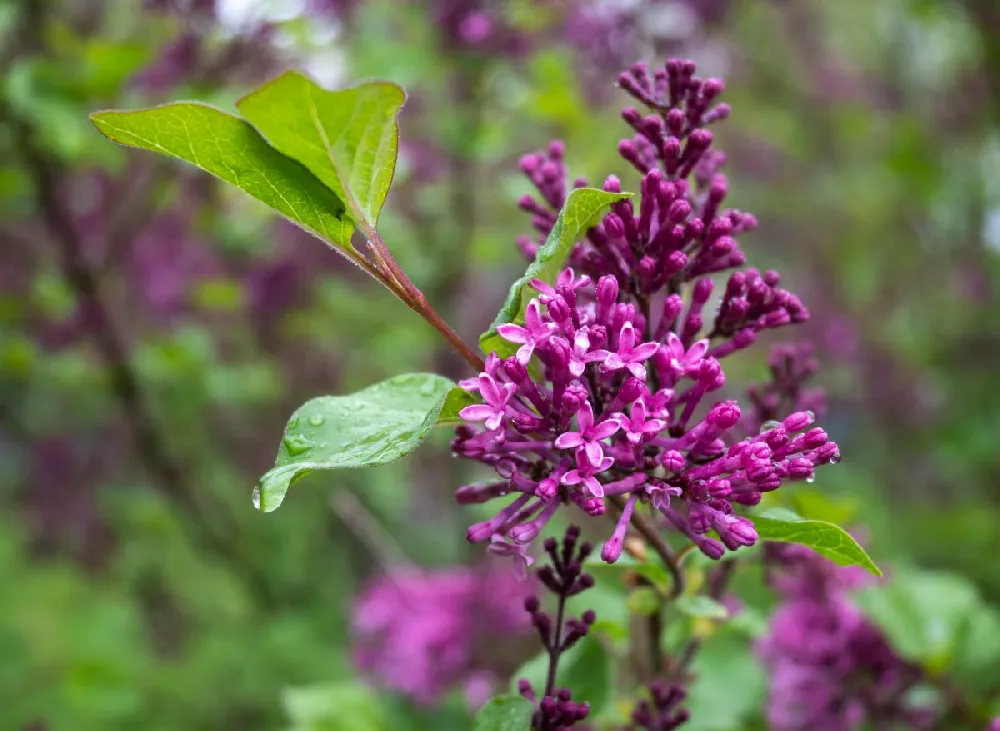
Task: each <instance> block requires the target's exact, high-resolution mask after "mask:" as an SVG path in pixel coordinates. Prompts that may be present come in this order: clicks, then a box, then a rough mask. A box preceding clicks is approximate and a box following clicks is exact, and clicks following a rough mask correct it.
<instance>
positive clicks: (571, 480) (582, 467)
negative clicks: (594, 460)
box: [562, 449, 615, 497]
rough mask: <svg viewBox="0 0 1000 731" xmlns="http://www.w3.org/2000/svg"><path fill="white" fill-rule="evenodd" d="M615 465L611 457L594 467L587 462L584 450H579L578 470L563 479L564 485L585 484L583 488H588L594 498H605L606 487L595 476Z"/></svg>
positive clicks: (604, 458)
mask: <svg viewBox="0 0 1000 731" xmlns="http://www.w3.org/2000/svg"><path fill="white" fill-rule="evenodd" d="M614 463H615V460H614V459H613V458H611V457H603V458H602V459H601V461H600V464H597V465H592V464H591V463H590V462H588V461H587V456H586V455H585V454H583V450H582V449H581V450H579V451H577V453H576V469H575V470H570V471H569V472H567V473H566V474H565V475H563V477H562V483H563V484H564V485H579V484H581V483H583V486H584V487H585V488H587V492H589V493H590V494H591V495H593V496H594V497H604V487H603V485H601V483H600V482H598V481H597V478H596V477H594V475H597V474H599V473H601V472H604V470H606V469H609V468H610V467H611V465H613V464H614Z"/></svg>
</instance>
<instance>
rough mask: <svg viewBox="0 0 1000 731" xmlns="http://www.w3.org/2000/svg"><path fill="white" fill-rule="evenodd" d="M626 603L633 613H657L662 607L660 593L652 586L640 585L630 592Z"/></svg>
mask: <svg viewBox="0 0 1000 731" xmlns="http://www.w3.org/2000/svg"><path fill="white" fill-rule="evenodd" d="M626 604H627V605H628V610H629V611H630V612H631V613H632V614H642V615H645V616H648V615H651V614H656V613H657V612H658V611H659V609H660V595H659V593H658V592H657V591H656V589H654V588H653V587H651V586H640V587H638V588H636V589H633V590H632V591H630V592H629V595H628V599H627V600H626Z"/></svg>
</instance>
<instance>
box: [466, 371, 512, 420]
mask: <svg viewBox="0 0 1000 731" xmlns="http://www.w3.org/2000/svg"><path fill="white" fill-rule="evenodd" d="M516 390H517V386H516V385H515V384H513V383H497V382H496V379H494V378H493V376H491V375H489V374H487V373H480V374H479V395H480V396H482V397H483V401H485V402H486V403H484V404H473V405H472V406H466V407H465V408H464V409H462V410H461V411H459V412H458V415H459V416H461V417H462V418H463V419H465V420H466V421H485V422H486V428H487V429H490V430H493V429H496V428H497V427H499V426H500V422H501V421H503V415H504V412H506V411H507V402H508V401H510V397H511V396H513V395H514V391H516Z"/></svg>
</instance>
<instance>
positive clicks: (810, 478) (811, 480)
mask: <svg viewBox="0 0 1000 731" xmlns="http://www.w3.org/2000/svg"><path fill="white" fill-rule="evenodd" d="M806 482H808V483H809V484H812V483H814V482H816V475H809V477H807V478H806Z"/></svg>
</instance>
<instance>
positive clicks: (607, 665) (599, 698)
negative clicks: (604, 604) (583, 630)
mask: <svg viewBox="0 0 1000 731" xmlns="http://www.w3.org/2000/svg"><path fill="white" fill-rule="evenodd" d="M611 663H612V658H611V655H609V654H608V652H607V650H605V648H604V645H602V644H601V643H600V641H598V639H597V638H596V637H594V636H593V635H592V634H588V635H587V636H586V637H584V638H583V639H582V640H580V641H579V642H577V643H576V644H575V645H573V647H571V648H570V649H569V650H567V651H566V652H564V653H563V654H562V656H561V657H560V658H559V669H558V670H557V671H556V687H558V688H569V689H570V691H572V693H573V700H574V701H577V702H586V703H589V704H590V717H591V718H597V717H598V716H599V715H600V714H601V712H602V711H603V710H604V709H605V708H606V707H607V706H608V704H609V703H610V702H611V696H612V692H613V687H614V685H613V682H612V677H611ZM548 670H549V655H548V653H547V652H542V653H540V654H538V655H536V656H535V657H533V658H532V659H531V660H528V662H526V663H525V664H524V665H522V666H521V667H520V668H519V669H518V670H517V671H516V672H515V673H514V674H513V675H512V676H511V687H512V689H513V690H514V691H516V690H517V683H518V681H519V680H520V679H521V678H527V679H528V680H530V681H531V684H532V686H534V688H535V692H537V693H539V694H541V693H542V692H543V691H544V690H545V679H546V676H547V674H548Z"/></svg>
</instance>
